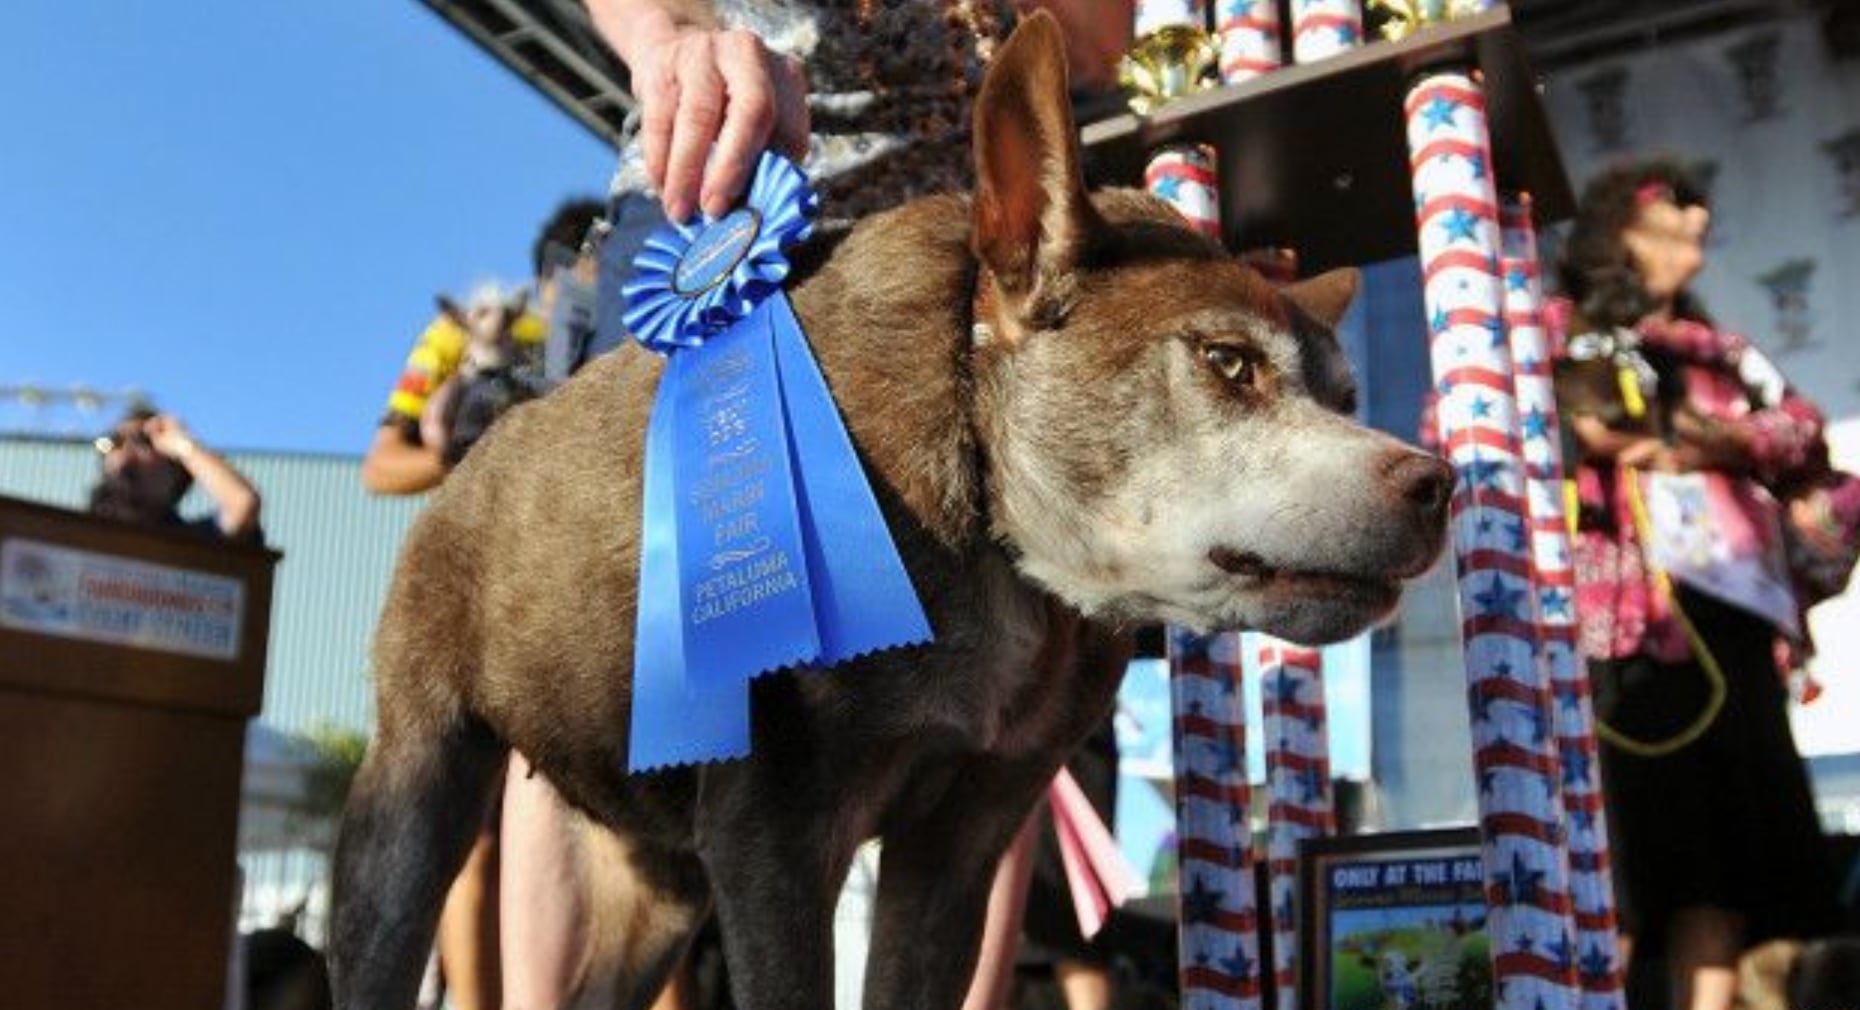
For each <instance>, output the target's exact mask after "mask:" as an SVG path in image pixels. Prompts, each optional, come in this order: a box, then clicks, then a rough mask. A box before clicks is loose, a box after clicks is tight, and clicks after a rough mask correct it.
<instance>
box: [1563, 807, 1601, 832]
mask: <svg viewBox="0 0 1860 1010" xmlns="http://www.w3.org/2000/svg"><path fill="white" fill-rule="evenodd" d="M1569 823H1570V827H1572V828H1574V829H1576V830H1577V831H1581V832H1583V833H1584V834H1587V833H1588V832H1591V831H1594V830H1595V812H1594V811H1593V810H1590V809H1588V808H1587V807H1577V808H1575V809H1572V810H1570V811H1569Z"/></svg>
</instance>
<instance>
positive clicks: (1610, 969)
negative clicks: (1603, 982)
mask: <svg viewBox="0 0 1860 1010" xmlns="http://www.w3.org/2000/svg"><path fill="white" fill-rule="evenodd" d="M1578 970H1579V971H1581V973H1582V977H1583V978H1593V979H1603V978H1607V977H1609V976H1610V975H1613V974H1614V971H1615V959H1614V958H1612V957H1610V956H1608V952H1607V951H1604V950H1603V949H1602V948H1601V945H1600V944H1593V945H1591V946H1590V947H1589V949H1588V950H1586V951H1584V952H1583V955H1582V963H1581V966H1580V967H1579V969H1578Z"/></svg>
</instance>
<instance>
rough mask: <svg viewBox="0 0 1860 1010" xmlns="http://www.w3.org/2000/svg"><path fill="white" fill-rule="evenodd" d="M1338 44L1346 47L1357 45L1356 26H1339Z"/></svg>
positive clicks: (1337, 27)
mask: <svg viewBox="0 0 1860 1010" xmlns="http://www.w3.org/2000/svg"><path fill="white" fill-rule="evenodd" d="M1336 29H1337V44H1338V45H1340V46H1344V47H1346V48H1347V47H1349V46H1353V45H1356V26H1355V25H1347V24H1343V25H1337V26H1336Z"/></svg>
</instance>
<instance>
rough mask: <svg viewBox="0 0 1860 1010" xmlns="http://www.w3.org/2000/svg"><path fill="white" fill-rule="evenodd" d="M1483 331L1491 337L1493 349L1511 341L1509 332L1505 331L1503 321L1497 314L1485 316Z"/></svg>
mask: <svg viewBox="0 0 1860 1010" xmlns="http://www.w3.org/2000/svg"><path fill="white" fill-rule="evenodd" d="M1485 331H1486V334H1487V335H1488V336H1490V337H1491V338H1492V349H1493V350H1495V351H1496V350H1498V349H1499V348H1502V347H1504V346H1505V345H1506V344H1507V343H1509V342H1510V341H1511V336H1510V334H1508V333H1506V332H1505V321H1504V320H1503V319H1501V318H1499V317H1498V316H1488V317H1486V321H1485Z"/></svg>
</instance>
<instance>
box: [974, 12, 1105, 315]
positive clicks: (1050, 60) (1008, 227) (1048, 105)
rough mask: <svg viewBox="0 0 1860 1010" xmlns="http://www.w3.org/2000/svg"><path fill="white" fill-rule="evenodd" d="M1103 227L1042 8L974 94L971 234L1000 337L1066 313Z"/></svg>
mask: <svg viewBox="0 0 1860 1010" xmlns="http://www.w3.org/2000/svg"><path fill="white" fill-rule="evenodd" d="M1102 227H1103V226H1102V224H1101V223H1100V221H1099V218H1098V215H1097V213H1096V211H1094V210H1093V209H1092V205H1091V200H1090V198H1089V197H1087V196H1086V194H1085V179H1084V175H1083V174H1082V173H1081V172H1080V169H1079V150H1078V130H1077V128H1076V127H1074V125H1073V123H1072V107H1071V103H1070V99H1069V98H1068V96H1067V83H1066V52H1065V38H1064V36H1063V35H1062V33H1061V29H1060V27H1059V22H1058V21H1055V20H1054V19H1053V17H1052V15H1050V14H1047V13H1045V12H1039V13H1036V14H1034V15H1033V16H1032V17H1029V18H1028V19H1026V20H1025V21H1022V22H1021V23H1020V27H1018V28H1016V29H1015V30H1014V34H1013V35H1012V36H1010V37H1009V38H1008V40H1007V43H1006V44H1005V45H1003V46H1002V47H1001V50H1000V51H999V52H998V53H996V54H995V57H994V59H993V60H992V61H990V63H989V66H988V76H987V78H986V79H985V80H983V82H982V90H981V94H980V96H979V97H978V98H977V99H976V111H975V222H974V234H973V237H972V239H971V241H972V242H973V247H974V251H975V255H976V258H977V259H979V260H980V261H981V263H982V266H983V267H984V269H985V271H986V273H987V276H988V278H990V279H992V282H993V285H994V292H993V293H994V294H995V295H996V296H998V297H999V298H1000V300H1001V301H1000V305H999V308H1000V309H1001V310H1003V312H1002V314H1003V316H1004V318H1002V319H999V320H997V323H999V324H1005V326H1006V327H1007V328H1008V329H1009V330H1010V332H1008V333H1006V334H1004V336H1008V337H1010V338H1012V337H1013V336H1015V335H1016V334H1017V332H1018V331H1019V330H1020V329H1021V328H1022V325H1021V324H1023V323H1025V324H1032V325H1034V326H1042V325H1047V324H1050V323H1052V322H1054V321H1056V320H1057V319H1058V318H1060V317H1061V316H1063V315H1064V314H1065V311H1066V308H1067V306H1068V305H1069V304H1070V302H1071V299H1072V296H1073V287H1074V280H1075V277H1074V272H1075V270H1076V268H1077V266H1078V264H1079V262H1080V260H1081V259H1082V257H1083V256H1084V255H1085V253H1086V251H1087V250H1088V248H1089V247H1090V245H1091V243H1092V241H1093V238H1094V236H1095V235H1096V234H1097V232H1098V230H1099V229H1100V228H1102Z"/></svg>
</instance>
